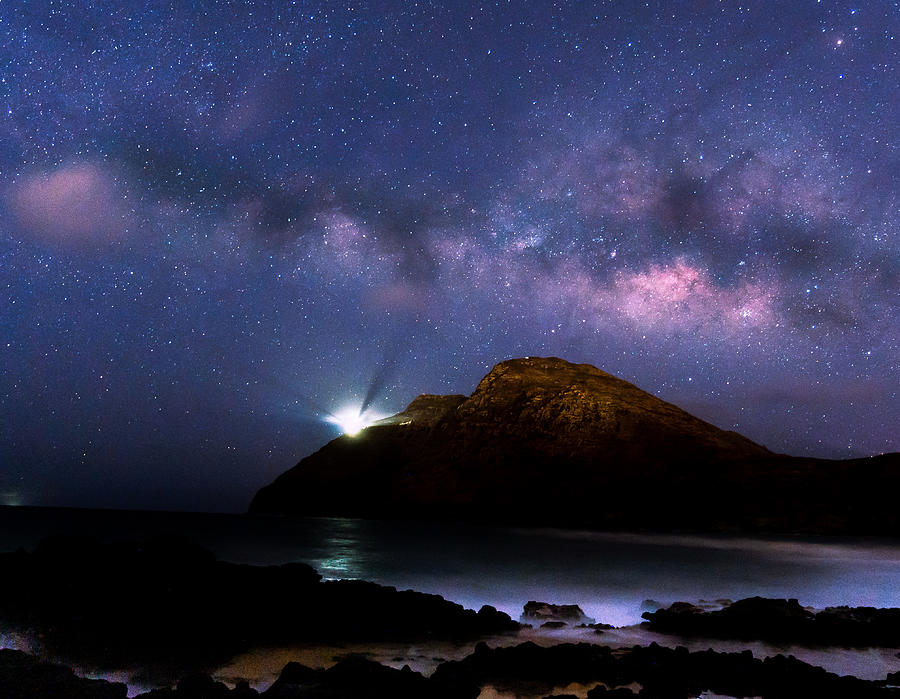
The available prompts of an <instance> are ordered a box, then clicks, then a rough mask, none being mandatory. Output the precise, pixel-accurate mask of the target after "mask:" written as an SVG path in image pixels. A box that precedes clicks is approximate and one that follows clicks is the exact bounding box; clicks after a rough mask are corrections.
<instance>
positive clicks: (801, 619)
mask: <svg viewBox="0 0 900 699" xmlns="http://www.w3.org/2000/svg"><path fill="white" fill-rule="evenodd" d="M641 616H642V617H643V618H644V619H647V620H648V621H649V622H650V623H649V627H650V629H651V630H653V631H660V632H663V633H677V634H680V635H682V636H706V637H710V638H729V639H743V640H747V639H758V640H763V641H788V642H792V643H800V644H807V645H819V646H829V645H831V646H862V647H869V646H884V647H891V648H893V647H900V609H875V608H874V607H827V608H825V609H823V610H821V611H813V610H811V609H807V608H805V607H801V606H800V603H799V602H798V601H797V600H795V599H791V600H783V599H765V598H763V597H750V598H748V599H743V600H739V601H737V602H733V603H731V604H729V605H727V606H726V607H725V608H724V609H721V610H713V611H707V610H705V609H702V608H700V607H697V606H694V605H692V604H689V603H687V602H676V603H675V604H673V605H671V606H670V607H668V608H666V609H660V610H657V611H655V612H644V613H643V614H642V615H641Z"/></svg>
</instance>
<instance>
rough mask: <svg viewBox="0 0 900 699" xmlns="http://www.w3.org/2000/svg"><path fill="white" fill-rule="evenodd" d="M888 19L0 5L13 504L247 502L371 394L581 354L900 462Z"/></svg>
mask: <svg viewBox="0 0 900 699" xmlns="http://www.w3.org/2000/svg"><path fill="white" fill-rule="evenodd" d="M898 34H900V5H898V3H897V2H890V1H887V0H868V1H867V2H860V1H858V0H857V1H856V2H851V3H846V2H840V1H838V2H831V1H828V0H818V1H817V0H797V1H796V2H784V1H780V2H774V1H770V0H761V1H759V2H746V3H742V2H739V1H738V0H733V1H732V0H727V1H715V0H692V1H691V2H680V1H679V2H661V1H657V2H646V3H642V2H625V1H624V0H619V1H605V2H604V1H598V2H555V3H551V2H532V1H529V0H517V1H515V2H508V1H505V0H504V1H500V2H484V3H472V4H469V3H465V2H447V3H431V2H399V1H396V2H365V3H357V2H355V1H353V0H348V1H346V2H341V3H338V2H332V1H330V0H327V1H325V2H307V1H304V0H299V1H295V2H271V3H262V2H258V3H253V2H226V1H222V0H218V1H216V0H209V1H203V0H197V1H196V2H190V3H189V2H178V3H170V2H160V1H158V0H146V1H145V0H141V2H135V1H134V0H124V1H120V0H115V1H112V0H94V1H93V2H86V1H84V0H76V1H75V2H70V3H61V2H55V3H54V2H40V3H30V2H25V0H12V2H3V3H2V5H0V95H2V102H0V105H2V113H0V330H2V336H0V504H32V505H81V506H102V507H134V508H164V509H196V510H208V511H242V510H244V509H245V508H246V506H247V504H248V503H249V500H250V497H251V496H252V494H253V492H254V491H255V489H256V488H258V487H260V486H262V485H264V484H265V483H267V482H269V481H270V480H271V479H272V478H274V477H275V476H276V475H277V474H279V473H280V472H282V471H284V470H286V469H287V468H289V467H291V466H293V465H294V464H295V463H296V462H297V461H298V460H299V459H300V458H301V457H303V456H305V455H307V454H309V453H311V452H312V451H314V450H316V449H318V448H319V447H320V446H322V445H323V444H324V443H326V442H327V441H328V440H329V439H331V438H333V437H335V436H337V435H338V433H339V432H338V429H337V428H336V426H335V425H334V424H331V423H330V422H328V421H326V420H325V419H324V418H325V417H327V415H328V414H329V413H332V412H336V411H338V410H340V409H342V408H346V407H347V406H354V407H356V406H359V405H360V404H361V403H362V402H363V401H364V400H366V398H367V396H368V399H369V401H370V403H371V409H372V410H373V411H377V412H379V413H382V414H389V413H392V412H396V411H399V410H401V409H403V408H404V407H405V406H406V404H407V403H408V402H409V401H411V400H412V399H413V398H414V397H415V396H416V395H417V394H419V393H422V392H429V393H466V394H468V393H471V392H472V390H473V389H474V387H475V385H476V384H477V382H478V380H479V379H480V378H481V376H483V375H484V374H485V373H486V372H487V370H488V369H489V368H490V367H491V366H492V365H493V364H494V363H496V362H498V361H501V360H503V359H507V358H510V357H516V356H525V355H556V356H561V357H563V358H566V359H569V360H572V361H578V362H589V363H591V364H594V365H595V366H597V367H599V368H601V369H604V370H606V371H609V372H611V373H613V374H616V375H618V376H620V377H622V378H625V379H627V380H629V381H632V382H634V383H636V384H637V385H638V386H639V387H641V388H643V389H645V390H648V391H650V392H653V393H655V394H657V395H659V396H660V397H662V398H664V399H666V400H669V401H672V402H674V403H676V404H678V405H680V406H681V407H683V408H685V409H687V410H689V411H690V412H693V413H694V414H696V415H698V416H699V417H702V418H704V419H707V420H709V421H711V422H713V423H714V424H716V425H719V426H720V427H723V428H726V429H735V430H738V431H740V432H742V433H743V434H745V435H747V436H748V437H750V438H752V439H754V440H756V441H758V442H761V443H763V444H765V445H766V446H768V447H769V448H770V449H773V450H775V451H779V452H786V453H790V454H797V455H811V456H822V457H850V456H861V455H869V454H876V453H881V452H885V451H896V450H900V430H898V429H897V425H900V404H898V389H900V314H898V306H900V304H898V300H900V296H898V295H900V291H898V290H900V238H898V234H900V187H898V185H900V151H898V148H900V101H898V85H900V70H898V66H900V61H898V46H900V40H898Z"/></svg>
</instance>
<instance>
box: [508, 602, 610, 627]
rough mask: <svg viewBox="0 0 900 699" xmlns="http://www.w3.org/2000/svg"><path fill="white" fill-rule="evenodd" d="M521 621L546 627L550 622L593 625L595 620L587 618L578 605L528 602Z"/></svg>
mask: <svg viewBox="0 0 900 699" xmlns="http://www.w3.org/2000/svg"><path fill="white" fill-rule="evenodd" d="M520 621H521V622H522V623H524V624H541V625H546V624H547V623H550V622H556V623H561V624H562V625H563V626H565V625H567V624H571V625H572V626H575V625H578V624H584V625H585V626H586V625H588V624H593V623H594V621H595V620H594V619H592V618H591V617H589V616H586V615H585V613H584V612H583V611H582V610H581V607H579V606H578V605H577V604H550V603H548V602H534V601H532V602H526V603H525V607H524V609H523V610H522V616H521V618H520Z"/></svg>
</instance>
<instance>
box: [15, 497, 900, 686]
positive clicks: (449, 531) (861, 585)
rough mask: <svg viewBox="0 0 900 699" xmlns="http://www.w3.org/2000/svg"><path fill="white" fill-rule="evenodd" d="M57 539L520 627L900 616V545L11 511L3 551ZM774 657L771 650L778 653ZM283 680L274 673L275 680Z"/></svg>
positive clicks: (877, 661)
mask: <svg viewBox="0 0 900 699" xmlns="http://www.w3.org/2000/svg"><path fill="white" fill-rule="evenodd" d="M57 533H68V534H90V535H95V536H98V537H100V538H103V539H121V538H134V537H138V538H140V537H146V536H151V535H154V534H160V533H177V534H181V535H185V536H188V537H191V538H192V539H194V540H196V541H197V542H199V543H200V544H202V545H204V546H206V547H207V548H209V549H211V550H213V551H214V552H215V553H216V554H217V555H218V557H219V558H220V559H223V560H228V561H234V562H239V563H253V564H278V563H285V562H288V561H303V562H306V563H309V564H310V565H312V566H313V567H315V568H316V569H317V570H318V571H319V572H320V573H322V574H323V575H324V576H326V577H329V578H361V579H366V580H372V581H375V582H378V583H382V584H386V585H393V586H396V587H398V588H400V589H407V588H411V589H415V590H419V591H422V592H431V593H437V594H440V595H442V596H444V597H445V598H447V599H450V600H453V601H455V602H459V603H460V604H462V605H464V606H466V607H469V608H474V609H477V608H479V607H480V606H481V605H482V604H491V605H493V606H495V607H497V608H498V609H501V610H503V611H505V612H507V613H508V614H510V616H512V617H514V618H518V617H519V615H520V614H521V612H522V607H523V605H524V604H525V602H527V601H529V600H540V601H546V602H552V603H558V604H578V605H579V606H581V608H582V609H583V610H584V611H585V612H586V613H587V614H588V615H589V616H592V617H594V618H595V619H596V620H597V621H601V622H604V623H609V624H613V625H615V626H626V625H633V624H637V623H638V622H640V615H641V612H642V611H644V610H645V609H646V608H648V606H651V605H652V604H654V603H655V604H662V605H666V604H669V603H671V602H674V601H678V600H684V601H691V602H696V601H698V600H717V599H721V598H728V599H740V598H743V597H748V596H752V595H762V596H766V597H779V598H797V599H798V600H799V601H800V603H801V604H804V605H810V606H814V607H818V608H821V607H825V606H833V605H851V606H860V605H869V606H875V607H900V545H898V544H896V543H893V542H890V541H874V540H841V541H833V540H799V539H784V538H782V539H749V538H729V537H698V536H678V535H649V534H604V533H596V532H584V531H565V530H555V529H538V530H534V529H515V528H500V527H486V526H474V525H462V524H426V523H407V522H380V521H365V520H354V519H296V520H291V519H280V518H257V517H247V516H242V515H220V514H192V513H162V512H131V511H115V510H77V509H41V508H9V507H7V508H0V550H13V549H15V548H17V547H20V546H22V547H25V548H31V547H33V546H34V545H35V544H36V543H37V542H38V541H40V539H41V538H43V537H45V536H47V535H50V534H57ZM648 600H652V601H653V602H652V603H651V602H648ZM641 634H646V632H644V631H641V630H638V629H634V630H623V631H620V632H615V633H613V634H612V635H610V636H609V639H608V640H610V641H616V639H617V638H619V637H621V639H619V640H621V642H622V643H623V644H629V643H632V642H641V641H642V640H646V639H643V638H642V637H641ZM546 640H552V638H549V637H548V639H546ZM598 640H599V639H598ZM603 642H607V640H604V641H603ZM701 645H703V644H701ZM707 645H708V644H707ZM718 645H719V647H725V646H726V645H727V644H718ZM744 645H746V644H744ZM703 647H706V645H703ZM776 650H783V649H776ZM392 652H394V653H395V652H396V651H392ZM461 652H462V651H461ZM761 652H766V650H765V648H763V649H762V650H761ZM810 653H811V652H810ZM867 653H868V655H869V656H872V658H869V660H872V662H869V660H867V655H866V654H867ZM895 653H896V651H858V652H843V653H836V652H829V653H825V654H820V655H821V657H818V656H816V657H814V658H810V659H811V660H814V661H816V662H817V664H824V665H826V666H828V667H829V669H833V670H835V671H840V672H853V673H854V674H858V675H860V676H869V677H870V678H875V677H883V676H884V674H883V672H885V671H887V670H896V669H897V667H894V665H898V666H900V661H898V660H896V659H894V654H895ZM426 655H427V653H426ZM801 655H803V653H798V656H801ZM806 655H807V657H809V653H807V654H806ZM826 656H827V657H826ZM273 657H274V655H273ZM273 662H274V661H273ZM277 662H280V656H279V660H278V661H277ZM281 664H282V665H283V663H281ZM425 669H427V668H425ZM276 670H277V668H275V667H274V666H273V668H267V669H266V672H269V673H271V672H274V671H276ZM260 672H262V671H260Z"/></svg>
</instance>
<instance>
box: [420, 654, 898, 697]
mask: <svg viewBox="0 0 900 699" xmlns="http://www.w3.org/2000/svg"><path fill="white" fill-rule="evenodd" d="M431 679H432V680H433V681H436V682H440V681H444V680H449V679H456V680H457V681H461V680H465V681H466V682H468V683H469V684H476V685H478V686H484V685H485V684H490V685H492V686H495V687H498V688H501V689H503V690H504V691H510V692H512V693H515V694H526V693H538V692H540V691H541V690H540V689H537V692H536V691H535V689H536V687H541V686H544V687H546V689H547V690H552V689H553V687H558V686H561V685H564V684H568V683H570V682H583V683H587V682H602V683H604V684H605V685H607V686H611V687H621V686H622V685H630V684H633V683H636V684H639V685H640V686H641V691H640V693H639V696H641V697H665V698H666V699H688V698H689V697H696V696H698V695H700V694H702V693H703V692H706V691H709V692H713V693H716V694H722V695H725V696H734V697H744V696H756V697H764V698H768V697H771V698H773V699H781V698H784V697H817V698H822V697H826V698H831V697H835V698H836V697H842V698H844V697H854V698H858V699H867V698H868V697H900V690H895V689H892V688H888V687H885V686H884V683H883V682H868V681H864V680H860V679H858V678H855V677H851V676H844V677H841V676H838V675H835V674H833V673H830V672H826V671H825V670H823V669H822V668H819V667H815V666H812V665H808V664H806V663H804V662H801V661H799V660H797V659H796V658H794V657H791V656H788V657H784V656H776V657H774V658H767V659H765V660H758V659H756V658H754V657H753V655H752V654H751V653H750V651H746V652H742V653H717V652H715V651H712V650H710V651H701V652H695V653H691V652H689V651H688V650H687V649H686V648H675V649H671V648H663V647H660V646H659V645H657V644H655V643H654V644H651V645H650V646H647V647H640V646H635V647H634V648H631V649H625V650H618V651H615V652H613V651H611V649H609V648H605V647H602V646H592V645H589V644H562V645H558V646H551V647H548V648H542V647H539V646H536V645H535V644H533V643H524V644H521V645H518V646H515V647H512V648H493V649H492V648H489V647H487V646H486V645H484V644H479V645H478V646H476V649H475V652H474V653H472V654H471V655H470V656H468V657H466V658H464V659H463V660H460V661H454V662H448V663H444V664H443V665H441V666H439V667H438V668H437V670H435V672H434V675H432V678H431ZM591 691H592V692H593V694H591V695H590V696H591V697H592V698H593V697H602V696H607V695H608V696H624V697H627V696H630V695H631V694H630V693H628V692H626V691H619V690H614V691H615V692H616V693H615V694H614V693H612V692H610V691H604V690H603V689H600V688H597V689H594V690H591Z"/></svg>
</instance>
